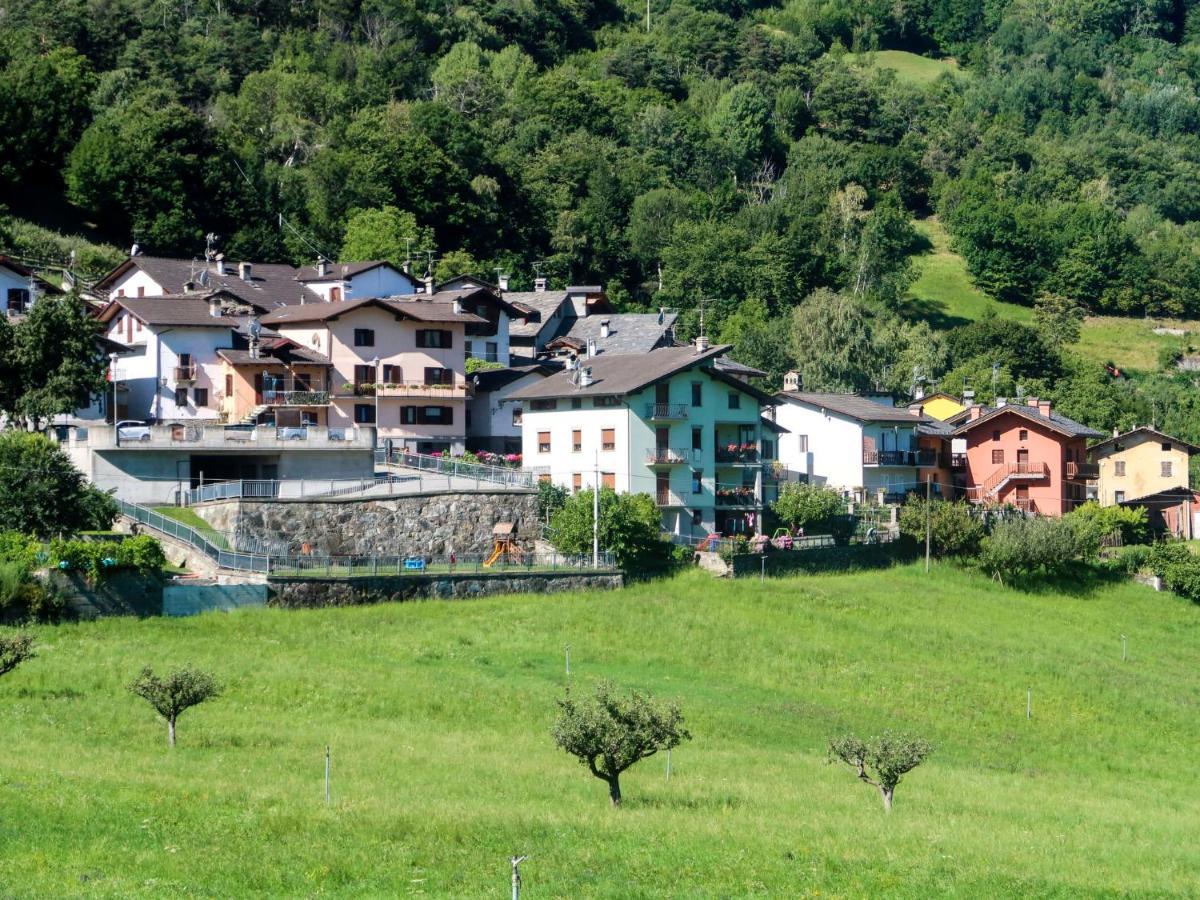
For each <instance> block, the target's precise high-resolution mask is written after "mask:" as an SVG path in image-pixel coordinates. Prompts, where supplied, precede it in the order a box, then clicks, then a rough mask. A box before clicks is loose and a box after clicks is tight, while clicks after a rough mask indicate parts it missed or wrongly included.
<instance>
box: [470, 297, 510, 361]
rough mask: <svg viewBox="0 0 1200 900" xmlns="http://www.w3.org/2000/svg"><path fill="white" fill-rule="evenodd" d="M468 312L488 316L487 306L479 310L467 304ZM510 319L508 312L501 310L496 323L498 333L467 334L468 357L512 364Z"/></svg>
mask: <svg viewBox="0 0 1200 900" xmlns="http://www.w3.org/2000/svg"><path fill="white" fill-rule="evenodd" d="M467 312H474V313H478V314H479V315H480V316H482V317H483V318H487V312H486V308H485V311H484V312H479V310H477V309H471V308H470V304H469V303H468V304H467ZM508 326H509V319H508V313H506V312H503V311H501V313H500V319H499V321H498V322H497V323H496V333H495V334H493V335H478V334H469V335H467V338H466V341H467V347H466V350H467V357H468V358H469V357H472V356H474V357H476V358H478V359H489V360H494V361H495V362H498V363H500V365H502V366H508V365H511V360H512V349H511V346H510V342H509V337H508ZM492 344H495V345H496V346H495V355H493V354H492V352H491V351H492V347H491V345H492Z"/></svg>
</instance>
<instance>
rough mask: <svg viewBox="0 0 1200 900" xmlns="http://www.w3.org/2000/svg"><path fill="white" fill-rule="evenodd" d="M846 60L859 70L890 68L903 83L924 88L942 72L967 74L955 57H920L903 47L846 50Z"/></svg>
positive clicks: (942, 73) (952, 74) (958, 74)
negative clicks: (860, 50)
mask: <svg viewBox="0 0 1200 900" xmlns="http://www.w3.org/2000/svg"><path fill="white" fill-rule="evenodd" d="M846 59H847V60H848V61H849V62H850V63H852V64H853V65H856V66H858V67H859V68H863V69H890V70H891V71H892V72H895V73H896V78H897V79H898V80H899V81H901V82H904V83H907V84H913V85H917V86H918V87H924V86H926V85H929V84H932V83H933V82H935V81H937V79H938V78H940V77H941V76H942V75H947V74H948V75H951V76H953V77H965V76H968V75H969V74H970V73H969V72H967V71H966V70H965V69H961V68H959V65H958V60H956V59H951V58H949V57H945V58H942V59H937V58H935V57H932V56H921V55H920V54H918V53H910V52H908V51H907V50H868V51H865V52H863V53H847V54H846Z"/></svg>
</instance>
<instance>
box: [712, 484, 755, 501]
mask: <svg viewBox="0 0 1200 900" xmlns="http://www.w3.org/2000/svg"><path fill="white" fill-rule="evenodd" d="M717 506H758V497H757V495H756V494H755V492H754V488H752V487H749V486H747V487H726V488H717Z"/></svg>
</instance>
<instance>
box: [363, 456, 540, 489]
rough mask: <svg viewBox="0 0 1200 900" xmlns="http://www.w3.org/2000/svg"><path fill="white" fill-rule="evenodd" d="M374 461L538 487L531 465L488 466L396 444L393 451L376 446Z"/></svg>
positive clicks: (458, 476)
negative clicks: (514, 466) (413, 451)
mask: <svg viewBox="0 0 1200 900" xmlns="http://www.w3.org/2000/svg"><path fill="white" fill-rule="evenodd" d="M375 461H376V462H378V463H386V464H388V465H393V466H403V467H404V468H406V469H416V470H417V471H418V472H435V473H437V474H439V475H449V476H451V477H454V478H469V479H474V480H475V481H486V482H489V483H491V484H504V485H508V486H510V487H526V488H532V487H535V478H536V475H535V473H534V472H532V471H530V470H528V469H511V468H508V467H507V466H489V465H486V464H485V463H473V462H467V461H465V460H461V459H456V458H454V457H452V456H433V455H431V454H427V453H412V452H410V451H408V450H401V449H399V448H393V449H392V451H391V453H390V454H389V453H388V452H387V451H386V450H376V451H375Z"/></svg>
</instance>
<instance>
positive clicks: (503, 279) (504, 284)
mask: <svg viewBox="0 0 1200 900" xmlns="http://www.w3.org/2000/svg"><path fill="white" fill-rule="evenodd" d="M498 282H499V283H498V284H497V287H499V288H500V290H502V291H507V290H508V276H507V275H501V276H500V277H499V279H498Z"/></svg>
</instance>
